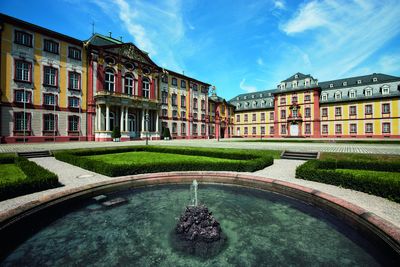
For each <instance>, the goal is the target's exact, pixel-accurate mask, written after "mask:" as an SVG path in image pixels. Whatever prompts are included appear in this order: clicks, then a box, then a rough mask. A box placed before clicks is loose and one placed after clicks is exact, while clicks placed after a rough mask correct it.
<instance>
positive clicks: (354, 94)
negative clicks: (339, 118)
mask: <svg viewBox="0 0 400 267" xmlns="http://www.w3.org/2000/svg"><path fill="white" fill-rule="evenodd" d="M349 97H350V98H356V91H354V90H350V92H349Z"/></svg>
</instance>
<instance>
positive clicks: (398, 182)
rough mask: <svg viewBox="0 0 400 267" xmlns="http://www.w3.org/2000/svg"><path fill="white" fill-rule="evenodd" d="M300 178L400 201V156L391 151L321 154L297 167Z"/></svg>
mask: <svg viewBox="0 0 400 267" xmlns="http://www.w3.org/2000/svg"><path fill="white" fill-rule="evenodd" d="M296 178H300V179H305V180H311V181H317V182H322V183H326V184H333V185H337V186H341V187H344V188H349V189H354V190H357V191H362V192H365V193H369V194H373V195H376V196H381V197H385V198H388V199H390V200H392V201H396V202H399V203H400V157H399V156H391V155H361V154H337V155H335V154H333V153H326V154H325V155H324V154H323V155H321V158H320V159H319V160H310V161H308V162H306V163H305V164H303V165H301V166H299V167H297V169H296Z"/></svg>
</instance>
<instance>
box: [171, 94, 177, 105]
mask: <svg viewBox="0 0 400 267" xmlns="http://www.w3.org/2000/svg"><path fill="white" fill-rule="evenodd" d="M171 98H172V105H173V106H178V99H177V98H178V96H177V95H176V94H172V96H171Z"/></svg>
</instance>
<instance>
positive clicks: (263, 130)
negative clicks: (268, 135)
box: [261, 126, 265, 135]
mask: <svg viewBox="0 0 400 267" xmlns="http://www.w3.org/2000/svg"><path fill="white" fill-rule="evenodd" d="M261 135H265V127H264V126H261Z"/></svg>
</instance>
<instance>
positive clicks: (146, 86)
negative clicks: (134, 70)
mask: <svg viewBox="0 0 400 267" xmlns="http://www.w3.org/2000/svg"><path fill="white" fill-rule="evenodd" d="M142 97H143V98H150V80H149V79H148V78H144V79H143V81H142Z"/></svg>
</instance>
